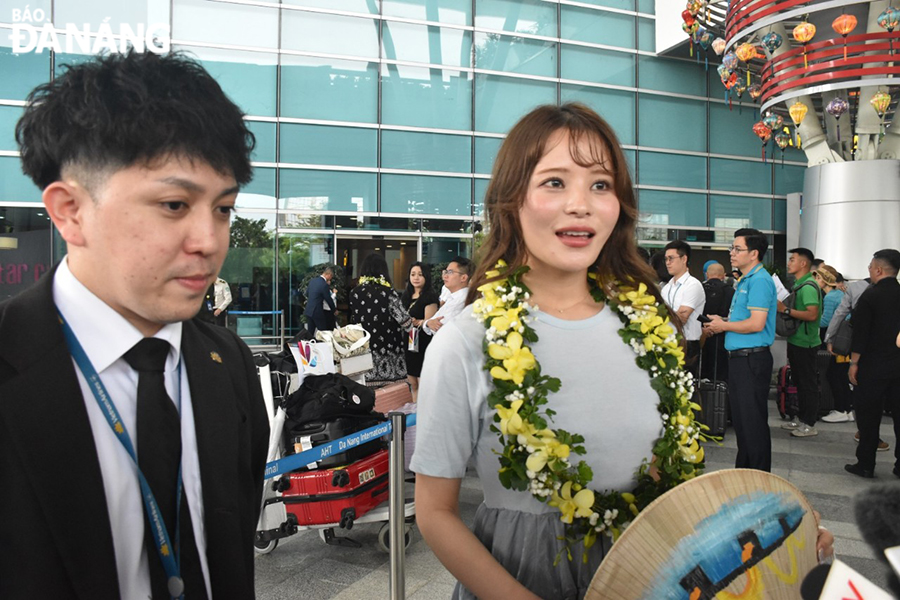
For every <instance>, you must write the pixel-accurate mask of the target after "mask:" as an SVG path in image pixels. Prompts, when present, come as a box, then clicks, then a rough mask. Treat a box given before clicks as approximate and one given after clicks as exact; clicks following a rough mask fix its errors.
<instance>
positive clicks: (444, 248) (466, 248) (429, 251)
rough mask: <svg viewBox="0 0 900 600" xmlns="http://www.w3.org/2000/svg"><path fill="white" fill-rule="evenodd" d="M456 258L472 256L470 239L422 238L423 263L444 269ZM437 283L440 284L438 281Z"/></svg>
mask: <svg viewBox="0 0 900 600" xmlns="http://www.w3.org/2000/svg"><path fill="white" fill-rule="evenodd" d="M457 256H464V257H466V258H468V257H470V256H472V238H445V237H425V236H423V237H422V262H423V263H425V264H427V265H431V266H432V267H438V266H441V267H446V266H447V263H449V262H451V261H452V260H453V259H454V258H456V257H457ZM433 279H434V277H432V280H433ZM437 283H438V284H440V282H439V281H438V282H437ZM435 287H440V286H439V285H436V286H435Z"/></svg>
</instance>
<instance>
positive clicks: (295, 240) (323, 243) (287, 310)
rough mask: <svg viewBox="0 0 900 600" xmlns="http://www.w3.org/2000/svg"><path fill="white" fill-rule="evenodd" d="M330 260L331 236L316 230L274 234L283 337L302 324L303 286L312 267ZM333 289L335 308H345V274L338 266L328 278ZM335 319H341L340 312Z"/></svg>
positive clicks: (346, 280) (310, 276)
mask: <svg viewBox="0 0 900 600" xmlns="http://www.w3.org/2000/svg"><path fill="white" fill-rule="evenodd" d="M333 260H334V236H333V235H323V234H320V233H293V232H291V233H279V234H278V302H277V307H278V309H279V310H281V311H283V314H284V328H285V336H293V335H296V334H297V333H299V332H300V330H301V329H303V328H304V327H306V324H305V323H306V317H304V316H303V310H304V309H305V308H306V288H307V287H308V286H309V281H310V280H311V279H312V278H313V277H315V276H317V274H316V270H315V269H314V268H315V267H317V266H319V267H321V265H322V264H324V263H331V262H332V261H333ZM332 281H333V283H334V284H335V287H336V288H337V293H338V306H339V311H340V310H341V308H345V307H346V291H347V285H348V284H349V283H350V282H349V281H348V276H347V274H346V273H344V272H343V269H342V268H340V267H338V269H337V271H336V272H335V274H334V279H333V280H332ZM337 316H338V318H341V314H340V312H339V313H338V315H337Z"/></svg>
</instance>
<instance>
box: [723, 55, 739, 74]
mask: <svg viewBox="0 0 900 600" xmlns="http://www.w3.org/2000/svg"><path fill="white" fill-rule="evenodd" d="M722 64H723V65H725V66H726V67H728V70H729V71H734V70H735V69H736V68H737V65H738V57H737V54H735V53H734V52H729V53H728V54H726V55H725V56H723V57H722Z"/></svg>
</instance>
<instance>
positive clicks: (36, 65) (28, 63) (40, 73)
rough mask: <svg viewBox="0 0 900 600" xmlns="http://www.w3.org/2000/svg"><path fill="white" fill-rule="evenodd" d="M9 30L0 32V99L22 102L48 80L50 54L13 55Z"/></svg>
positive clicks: (29, 53)
mask: <svg viewBox="0 0 900 600" xmlns="http://www.w3.org/2000/svg"><path fill="white" fill-rule="evenodd" d="M9 33H10V30H6V29H2V30H0V73H3V76H2V77H0V98H4V99H6V100H24V99H25V97H26V96H28V93H29V92H30V91H31V90H33V89H34V88H35V87H36V86H38V85H39V84H41V83H44V82H46V81H48V80H49V79H50V53H49V52H41V53H40V54H37V53H35V52H28V53H22V54H13V51H12V42H10V41H9V39H8V34H9Z"/></svg>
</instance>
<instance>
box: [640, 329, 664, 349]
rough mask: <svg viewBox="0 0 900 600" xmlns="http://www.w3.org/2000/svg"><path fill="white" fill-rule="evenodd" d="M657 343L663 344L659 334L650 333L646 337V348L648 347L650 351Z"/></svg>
mask: <svg viewBox="0 0 900 600" xmlns="http://www.w3.org/2000/svg"><path fill="white" fill-rule="evenodd" d="M655 344H662V339H661V338H660V337H659V336H656V335H653V334H652V333H648V334H647V335H646V336H645V337H644V348H646V349H647V350H648V351H649V350H652V349H653V346H654V345H655Z"/></svg>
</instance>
